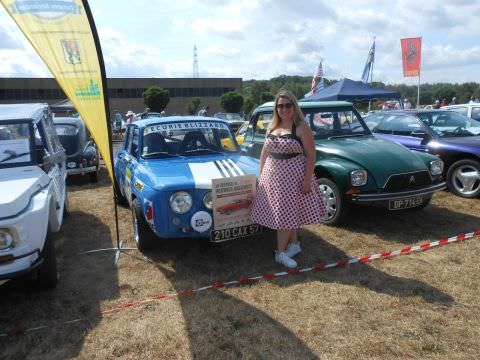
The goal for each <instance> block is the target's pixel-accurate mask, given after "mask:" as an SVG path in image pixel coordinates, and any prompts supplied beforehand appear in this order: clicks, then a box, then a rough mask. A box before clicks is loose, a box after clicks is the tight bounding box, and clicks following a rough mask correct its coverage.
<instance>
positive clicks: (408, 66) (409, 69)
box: [400, 37, 422, 76]
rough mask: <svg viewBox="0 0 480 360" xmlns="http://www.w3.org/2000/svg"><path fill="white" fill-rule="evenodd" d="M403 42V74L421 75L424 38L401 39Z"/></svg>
mask: <svg viewBox="0 0 480 360" xmlns="http://www.w3.org/2000/svg"><path fill="white" fill-rule="evenodd" d="M400 43H401V44H402V61H403V76H420V61H421V57H422V38H421V37H418V38H406V39H400Z"/></svg>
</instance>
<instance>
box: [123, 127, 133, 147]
mask: <svg viewBox="0 0 480 360" xmlns="http://www.w3.org/2000/svg"><path fill="white" fill-rule="evenodd" d="M131 130H132V127H131V126H128V127H127V129H126V130H125V140H124V141H123V149H124V150H128V147H129V146H130V141H131V140H132V136H131Z"/></svg>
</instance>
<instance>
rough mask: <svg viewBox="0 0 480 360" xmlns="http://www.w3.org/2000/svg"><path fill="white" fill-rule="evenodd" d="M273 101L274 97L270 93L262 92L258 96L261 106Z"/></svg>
mask: <svg viewBox="0 0 480 360" xmlns="http://www.w3.org/2000/svg"><path fill="white" fill-rule="evenodd" d="M273 100H275V95H273V94H272V93H271V92H270V91H264V92H262V95H261V96H260V102H261V103H262V104H263V103H266V102H268V101H273Z"/></svg>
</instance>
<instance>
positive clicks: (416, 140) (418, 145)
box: [373, 114, 430, 151]
mask: <svg viewBox="0 0 480 360" xmlns="http://www.w3.org/2000/svg"><path fill="white" fill-rule="evenodd" d="M373 132H374V133H375V135H377V136H378V137H382V138H385V139H388V140H392V141H395V142H398V143H400V144H402V145H404V146H406V147H408V148H409V149H412V150H417V151H426V149H427V143H428V141H426V140H428V138H427V136H429V134H430V132H429V131H428V129H427V128H426V126H425V125H424V124H423V123H422V121H420V120H419V119H417V118H416V117H414V116H410V115H403V114H392V115H386V116H385V117H384V118H383V119H382V121H381V122H380V123H379V124H378V125H377V126H375V127H374V128H373Z"/></svg>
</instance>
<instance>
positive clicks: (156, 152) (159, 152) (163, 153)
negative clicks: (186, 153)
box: [142, 151, 183, 159]
mask: <svg viewBox="0 0 480 360" xmlns="http://www.w3.org/2000/svg"><path fill="white" fill-rule="evenodd" d="M165 155H166V156H170V157H180V158H183V156H182V155H179V154H171V153H169V152H167V151H154V152H151V153H148V154H143V155H142V157H143V158H144V159H151V158H153V157H156V156H165Z"/></svg>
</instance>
